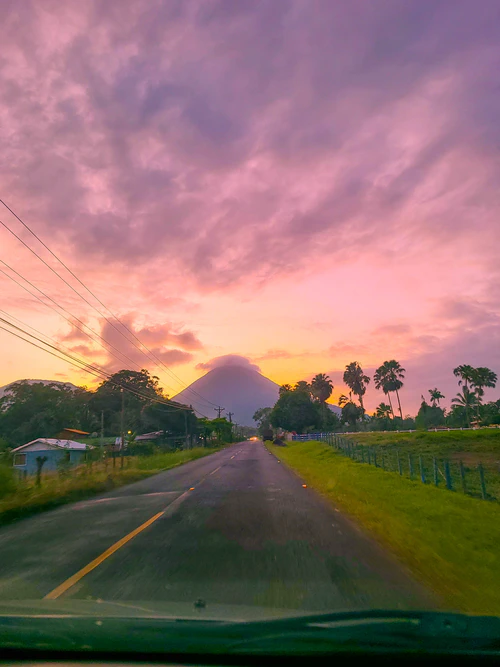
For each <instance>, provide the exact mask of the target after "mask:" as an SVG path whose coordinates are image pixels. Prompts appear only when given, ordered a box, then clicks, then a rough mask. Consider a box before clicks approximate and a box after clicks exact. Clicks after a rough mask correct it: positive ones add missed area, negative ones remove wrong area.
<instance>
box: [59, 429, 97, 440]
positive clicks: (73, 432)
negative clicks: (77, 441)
mask: <svg viewBox="0 0 500 667" xmlns="http://www.w3.org/2000/svg"><path fill="white" fill-rule="evenodd" d="M89 435H90V433H87V431H79V430H78V429H77V428H63V430H62V431H61V432H60V433H58V434H57V438H58V439H59V440H68V439H70V438H87V437H88V436H89Z"/></svg>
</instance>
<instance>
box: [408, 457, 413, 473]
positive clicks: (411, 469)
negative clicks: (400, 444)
mask: <svg viewBox="0 0 500 667" xmlns="http://www.w3.org/2000/svg"><path fill="white" fill-rule="evenodd" d="M408 468H409V470H410V479H413V461H412V458H411V454H408Z"/></svg>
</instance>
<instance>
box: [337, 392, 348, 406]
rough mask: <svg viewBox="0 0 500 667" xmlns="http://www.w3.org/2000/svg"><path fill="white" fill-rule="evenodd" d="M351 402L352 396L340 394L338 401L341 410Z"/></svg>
mask: <svg viewBox="0 0 500 667" xmlns="http://www.w3.org/2000/svg"><path fill="white" fill-rule="evenodd" d="M350 400H351V397H350V396H346V395H345V394H340V396H339V400H338V404H339V408H342V407H344V405H346V403H349V401H350Z"/></svg>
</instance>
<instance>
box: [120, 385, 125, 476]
mask: <svg viewBox="0 0 500 667" xmlns="http://www.w3.org/2000/svg"><path fill="white" fill-rule="evenodd" d="M121 392H122V417H121V430H122V446H121V449H120V459H121V461H120V466H121V467H122V468H123V450H124V449H125V394H124V392H123V387H122V389H121Z"/></svg>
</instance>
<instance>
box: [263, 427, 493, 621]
mask: <svg viewBox="0 0 500 667" xmlns="http://www.w3.org/2000/svg"><path fill="white" fill-rule="evenodd" d="M384 435H385V434H384ZM268 447H269V449H270V450H271V451H272V452H273V453H274V454H276V456H278V458H279V459H280V460H281V461H284V462H285V463H286V464H287V465H289V466H290V467H291V468H293V469H294V470H296V471H297V472H298V473H299V474H300V475H301V476H302V477H303V478H304V480H305V481H306V482H307V484H308V485H310V486H311V487H313V488H315V489H316V490H318V491H319V492H320V493H322V494H323V495H324V496H325V497H326V498H327V499H328V500H329V501H331V502H332V503H334V504H335V505H336V506H338V507H339V508H340V509H342V510H344V511H345V513H346V514H348V515H349V516H351V517H352V518H353V519H355V520H356V522H357V523H358V524H359V525H360V526H362V527H363V528H364V529H366V531H367V532H369V533H371V534H372V535H373V536H374V537H375V538H376V539H377V540H378V541H379V542H380V543H381V544H382V545H383V546H385V547H386V548H387V549H388V550H389V551H391V552H392V553H394V554H395V555H396V556H397V557H398V558H399V559H400V560H401V561H402V562H403V563H404V564H405V565H407V566H408V568H409V569H410V570H411V571H412V572H413V574H414V576H415V578H417V579H419V580H420V581H421V582H422V583H423V584H424V585H426V586H427V587H428V588H429V589H432V590H434V591H435V592H436V593H437V595H438V596H439V597H440V598H441V600H442V601H443V607H445V608H447V609H453V610H457V611H464V612H470V613H479V614H500V548H499V545H500V506H499V505H498V504H497V503H491V502H486V501H482V500H477V499H475V498H471V497H468V496H464V495H462V494H457V493H452V492H450V491H446V490H445V489H439V488H435V487H433V486H430V485H423V484H421V483H420V482H416V481H414V482H412V481H410V480H408V479H405V478H401V477H399V475H396V474H394V473H390V472H385V471H383V470H381V469H380V468H374V467H373V466H368V465H366V464H365V465H363V464H360V463H355V462H354V461H351V460H350V459H348V458H346V457H343V456H341V455H340V454H338V453H337V452H336V451H335V450H333V449H332V448H331V447H329V446H328V445H326V444H324V443H319V442H297V443H295V442H294V443H288V444H287V447H275V446H273V445H270V444H268Z"/></svg>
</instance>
